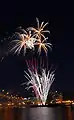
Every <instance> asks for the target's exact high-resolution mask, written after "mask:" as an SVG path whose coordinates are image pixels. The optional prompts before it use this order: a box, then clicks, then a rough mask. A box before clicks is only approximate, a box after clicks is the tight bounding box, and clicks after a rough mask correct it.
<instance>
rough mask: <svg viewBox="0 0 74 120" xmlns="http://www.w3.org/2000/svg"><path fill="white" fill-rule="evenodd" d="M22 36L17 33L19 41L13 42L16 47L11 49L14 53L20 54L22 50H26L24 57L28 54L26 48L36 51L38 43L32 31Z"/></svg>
mask: <svg viewBox="0 0 74 120" xmlns="http://www.w3.org/2000/svg"><path fill="white" fill-rule="evenodd" d="M24 32H25V33H23V34H20V33H16V34H17V35H18V37H19V39H18V40H13V41H11V43H15V46H14V47H13V48H12V49H11V51H14V53H17V54H20V51H21V50H22V48H23V49H24V55H25V53H26V48H28V49H34V42H35V41H36V39H35V38H33V37H32V34H31V31H29V32H26V31H25V30H24Z"/></svg>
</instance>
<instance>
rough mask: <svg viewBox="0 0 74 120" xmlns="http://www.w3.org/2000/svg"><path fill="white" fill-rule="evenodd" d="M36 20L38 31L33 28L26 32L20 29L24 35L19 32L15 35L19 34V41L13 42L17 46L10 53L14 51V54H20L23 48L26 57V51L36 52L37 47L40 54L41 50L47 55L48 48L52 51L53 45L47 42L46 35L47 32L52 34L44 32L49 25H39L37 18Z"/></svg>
mask: <svg viewBox="0 0 74 120" xmlns="http://www.w3.org/2000/svg"><path fill="white" fill-rule="evenodd" d="M36 20H37V27H38V28H37V29H35V28H33V27H29V28H27V29H26V30H27V31H26V30H24V29H22V28H21V27H20V30H21V32H22V34H21V33H19V32H16V33H15V34H17V36H18V39H15V40H13V41H11V43H15V45H14V46H13V48H12V49H11V50H10V52H12V51H13V52H14V54H15V53H17V54H20V52H21V50H22V48H23V49H24V55H25V53H26V49H32V50H35V46H37V47H38V53H39V54H40V53H41V48H42V49H43V50H44V51H45V53H46V54H47V51H48V48H50V49H51V43H47V42H46V40H47V39H48V38H46V37H45V35H44V33H46V32H48V33H50V32H49V31H48V30H44V28H45V26H46V25H47V24H48V23H46V24H44V22H42V23H41V25H39V20H38V18H36ZM47 47H48V48H47Z"/></svg>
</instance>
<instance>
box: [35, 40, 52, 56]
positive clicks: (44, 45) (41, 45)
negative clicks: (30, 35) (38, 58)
mask: <svg viewBox="0 0 74 120" xmlns="http://www.w3.org/2000/svg"><path fill="white" fill-rule="evenodd" d="M47 39H48V38H45V39H44V40H40V39H39V40H38V41H37V42H36V43H35V45H37V46H38V53H39V54H40V53H41V49H43V50H44V52H45V53H46V55H47V51H48V49H47V47H48V48H50V50H51V49H52V48H51V46H52V44H51V43H47V42H46V40H47Z"/></svg>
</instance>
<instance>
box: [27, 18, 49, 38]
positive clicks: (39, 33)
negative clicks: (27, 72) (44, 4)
mask: <svg viewBox="0 0 74 120" xmlns="http://www.w3.org/2000/svg"><path fill="white" fill-rule="evenodd" d="M36 21H37V29H36V28H34V27H29V28H27V30H31V31H33V32H34V35H33V37H35V38H39V39H40V38H41V37H43V38H44V39H45V35H44V33H47V32H48V33H50V31H49V30H44V28H45V27H46V25H47V24H48V22H47V23H45V24H44V22H42V23H41V25H40V24H39V19H38V18H36Z"/></svg>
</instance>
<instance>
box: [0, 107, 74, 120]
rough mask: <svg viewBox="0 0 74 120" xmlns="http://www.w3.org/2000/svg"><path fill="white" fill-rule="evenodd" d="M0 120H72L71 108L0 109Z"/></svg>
mask: <svg viewBox="0 0 74 120" xmlns="http://www.w3.org/2000/svg"><path fill="white" fill-rule="evenodd" d="M0 120H74V110H73V109H72V108H71V107H64V108H61V107H53V108H52V107H37V108H19V109H18V108H16V109H15V108H14V109H13V108H5V109H3V108H0Z"/></svg>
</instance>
